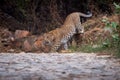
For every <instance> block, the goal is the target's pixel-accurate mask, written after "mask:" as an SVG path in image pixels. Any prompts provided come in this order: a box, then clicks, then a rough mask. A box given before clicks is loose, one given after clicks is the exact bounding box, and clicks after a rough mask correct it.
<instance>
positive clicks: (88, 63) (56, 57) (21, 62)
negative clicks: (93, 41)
mask: <svg viewBox="0 0 120 80" xmlns="http://www.w3.org/2000/svg"><path fill="white" fill-rule="evenodd" d="M0 80H120V60H119V59H114V58H111V57H110V56H108V55H104V56H97V55H95V54H87V53H73V54H72V53H71V54H58V53H53V54H44V53H42V54H33V53H27V54H26V53H20V54H10V53H1V54H0Z"/></svg>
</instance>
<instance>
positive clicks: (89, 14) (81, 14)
mask: <svg viewBox="0 0 120 80" xmlns="http://www.w3.org/2000/svg"><path fill="white" fill-rule="evenodd" d="M79 15H80V16H82V17H91V16H92V13H88V14H84V13H81V12H79Z"/></svg>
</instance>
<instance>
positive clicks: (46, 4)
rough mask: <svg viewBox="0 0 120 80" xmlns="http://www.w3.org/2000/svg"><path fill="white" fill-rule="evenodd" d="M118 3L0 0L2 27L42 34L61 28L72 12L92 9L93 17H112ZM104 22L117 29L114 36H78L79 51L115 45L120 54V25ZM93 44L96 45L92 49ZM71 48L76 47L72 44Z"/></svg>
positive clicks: (113, 0) (104, 0)
mask: <svg viewBox="0 0 120 80" xmlns="http://www.w3.org/2000/svg"><path fill="white" fill-rule="evenodd" d="M113 3H116V4H113ZM118 4H120V0H0V28H1V29H3V28H7V29H9V30H10V31H12V32H14V31H15V30H18V29H22V30H28V31H30V32H31V33H32V34H39V35H41V34H43V33H45V32H48V31H50V30H53V29H55V28H57V27H60V26H61V25H62V24H63V22H64V20H65V18H66V16H67V15H68V14H70V13H72V12H77V11H80V12H83V13H87V12H88V11H90V12H92V14H93V18H96V20H97V17H99V16H100V15H106V14H107V16H111V15H113V14H115V13H114V12H115V11H116V12H117V13H119V10H120V9H119V5H118ZM96 20H95V21H96ZM81 21H82V22H85V21H86V19H85V18H82V19H81ZM103 21H104V24H105V25H104V26H109V27H112V28H114V33H113V34H112V35H111V36H112V37H111V38H108V40H107V39H106V38H104V39H103V40H104V41H103V40H102V38H101V41H98V42H96V43H93V42H94V41H92V40H93V39H92V40H90V41H88V42H86V43H84V42H81V41H82V40H81V39H78V36H77V35H76V36H75V37H76V38H77V44H80V45H81V44H83V45H81V46H83V47H82V48H81V49H80V48H79V50H80V51H81V50H83V51H84V49H85V51H86V50H87V51H88V52H94V51H95V52H96V51H101V50H103V49H108V50H109V49H114V48H115V49H117V52H118V53H120V27H119V26H120V25H119V24H118V23H116V22H109V21H107V20H103ZM92 28H93V27H92ZM90 29H91V28H90ZM90 29H87V30H90ZM93 29H94V28H93ZM91 30H92V29H91ZM86 34H87V33H86ZM91 36H93V34H91ZM83 40H84V38H83ZM101 42H102V43H101ZM98 43H99V44H100V45H99V47H100V46H102V47H100V48H98V47H95V45H96V44H97V46H98ZM86 44H89V46H88V45H87V46H86ZM113 44H114V45H113ZM81 46H80V47H81ZM91 46H94V47H95V48H93V49H91ZM72 49H74V50H77V49H76V48H75V47H73V46H72Z"/></svg>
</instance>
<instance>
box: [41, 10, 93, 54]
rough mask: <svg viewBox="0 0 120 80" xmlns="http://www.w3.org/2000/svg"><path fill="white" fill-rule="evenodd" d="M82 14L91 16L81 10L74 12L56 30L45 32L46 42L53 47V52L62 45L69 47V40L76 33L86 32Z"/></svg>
mask: <svg viewBox="0 0 120 80" xmlns="http://www.w3.org/2000/svg"><path fill="white" fill-rule="evenodd" d="M80 16H83V17H91V16H92V15H91V14H89V15H86V14H83V13H80V12H74V13H71V14H70V15H68V16H67V18H66V20H65V22H64V24H63V25H62V26H61V27H60V28H57V29H55V30H52V31H50V32H48V33H45V34H44V35H43V36H44V44H45V45H49V46H50V47H51V52H55V51H57V50H58V49H59V48H60V46H61V45H63V46H64V49H68V46H67V42H68V41H69V39H70V38H71V37H72V36H73V35H74V34H76V33H84V27H83V26H81V22H80Z"/></svg>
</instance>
